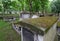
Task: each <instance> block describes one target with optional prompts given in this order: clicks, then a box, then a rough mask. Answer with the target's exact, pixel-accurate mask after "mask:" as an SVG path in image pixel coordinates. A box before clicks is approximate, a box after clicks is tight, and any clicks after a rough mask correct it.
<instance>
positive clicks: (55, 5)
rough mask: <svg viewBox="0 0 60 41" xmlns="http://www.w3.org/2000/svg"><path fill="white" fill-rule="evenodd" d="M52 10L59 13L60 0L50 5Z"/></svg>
mask: <svg viewBox="0 0 60 41" xmlns="http://www.w3.org/2000/svg"><path fill="white" fill-rule="evenodd" d="M51 8H52V12H54V13H60V0H56V1H54V2H53V3H52V5H51Z"/></svg>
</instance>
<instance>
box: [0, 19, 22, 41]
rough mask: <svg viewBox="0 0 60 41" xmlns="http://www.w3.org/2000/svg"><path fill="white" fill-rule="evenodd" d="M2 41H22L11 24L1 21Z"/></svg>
mask: <svg viewBox="0 0 60 41" xmlns="http://www.w3.org/2000/svg"><path fill="white" fill-rule="evenodd" d="M0 41H21V38H20V35H19V34H18V33H17V32H16V31H15V30H14V29H13V28H12V26H11V24H10V23H9V22H4V21H3V20H0Z"/></svg>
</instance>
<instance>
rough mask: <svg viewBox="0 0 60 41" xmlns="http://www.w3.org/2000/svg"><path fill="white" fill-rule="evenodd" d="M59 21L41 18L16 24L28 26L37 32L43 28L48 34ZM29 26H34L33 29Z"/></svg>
mask: <svg viewBox="0 0 60 41" xmlns="http://www.w3.org/2000/svg"><path fill="white" fill-rule="evenodd" d="M57 20H58V17H40V18H34V19H28V20H23V21H21V22H17V23H16V24H18V25H22V26H28V27H29V28H30V29H31V30H36V31H37V30H38V31H40V30H41V28H43V29H45V31H46V32H47V31H48V30H49V29H50V27H51V26H52V25H53V24H54V23H55V22H56V21H57ZM29 25H32V27H31V26H29ZM33 26H34V27H33ZM35 27H36V29H35Z"/></svg>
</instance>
